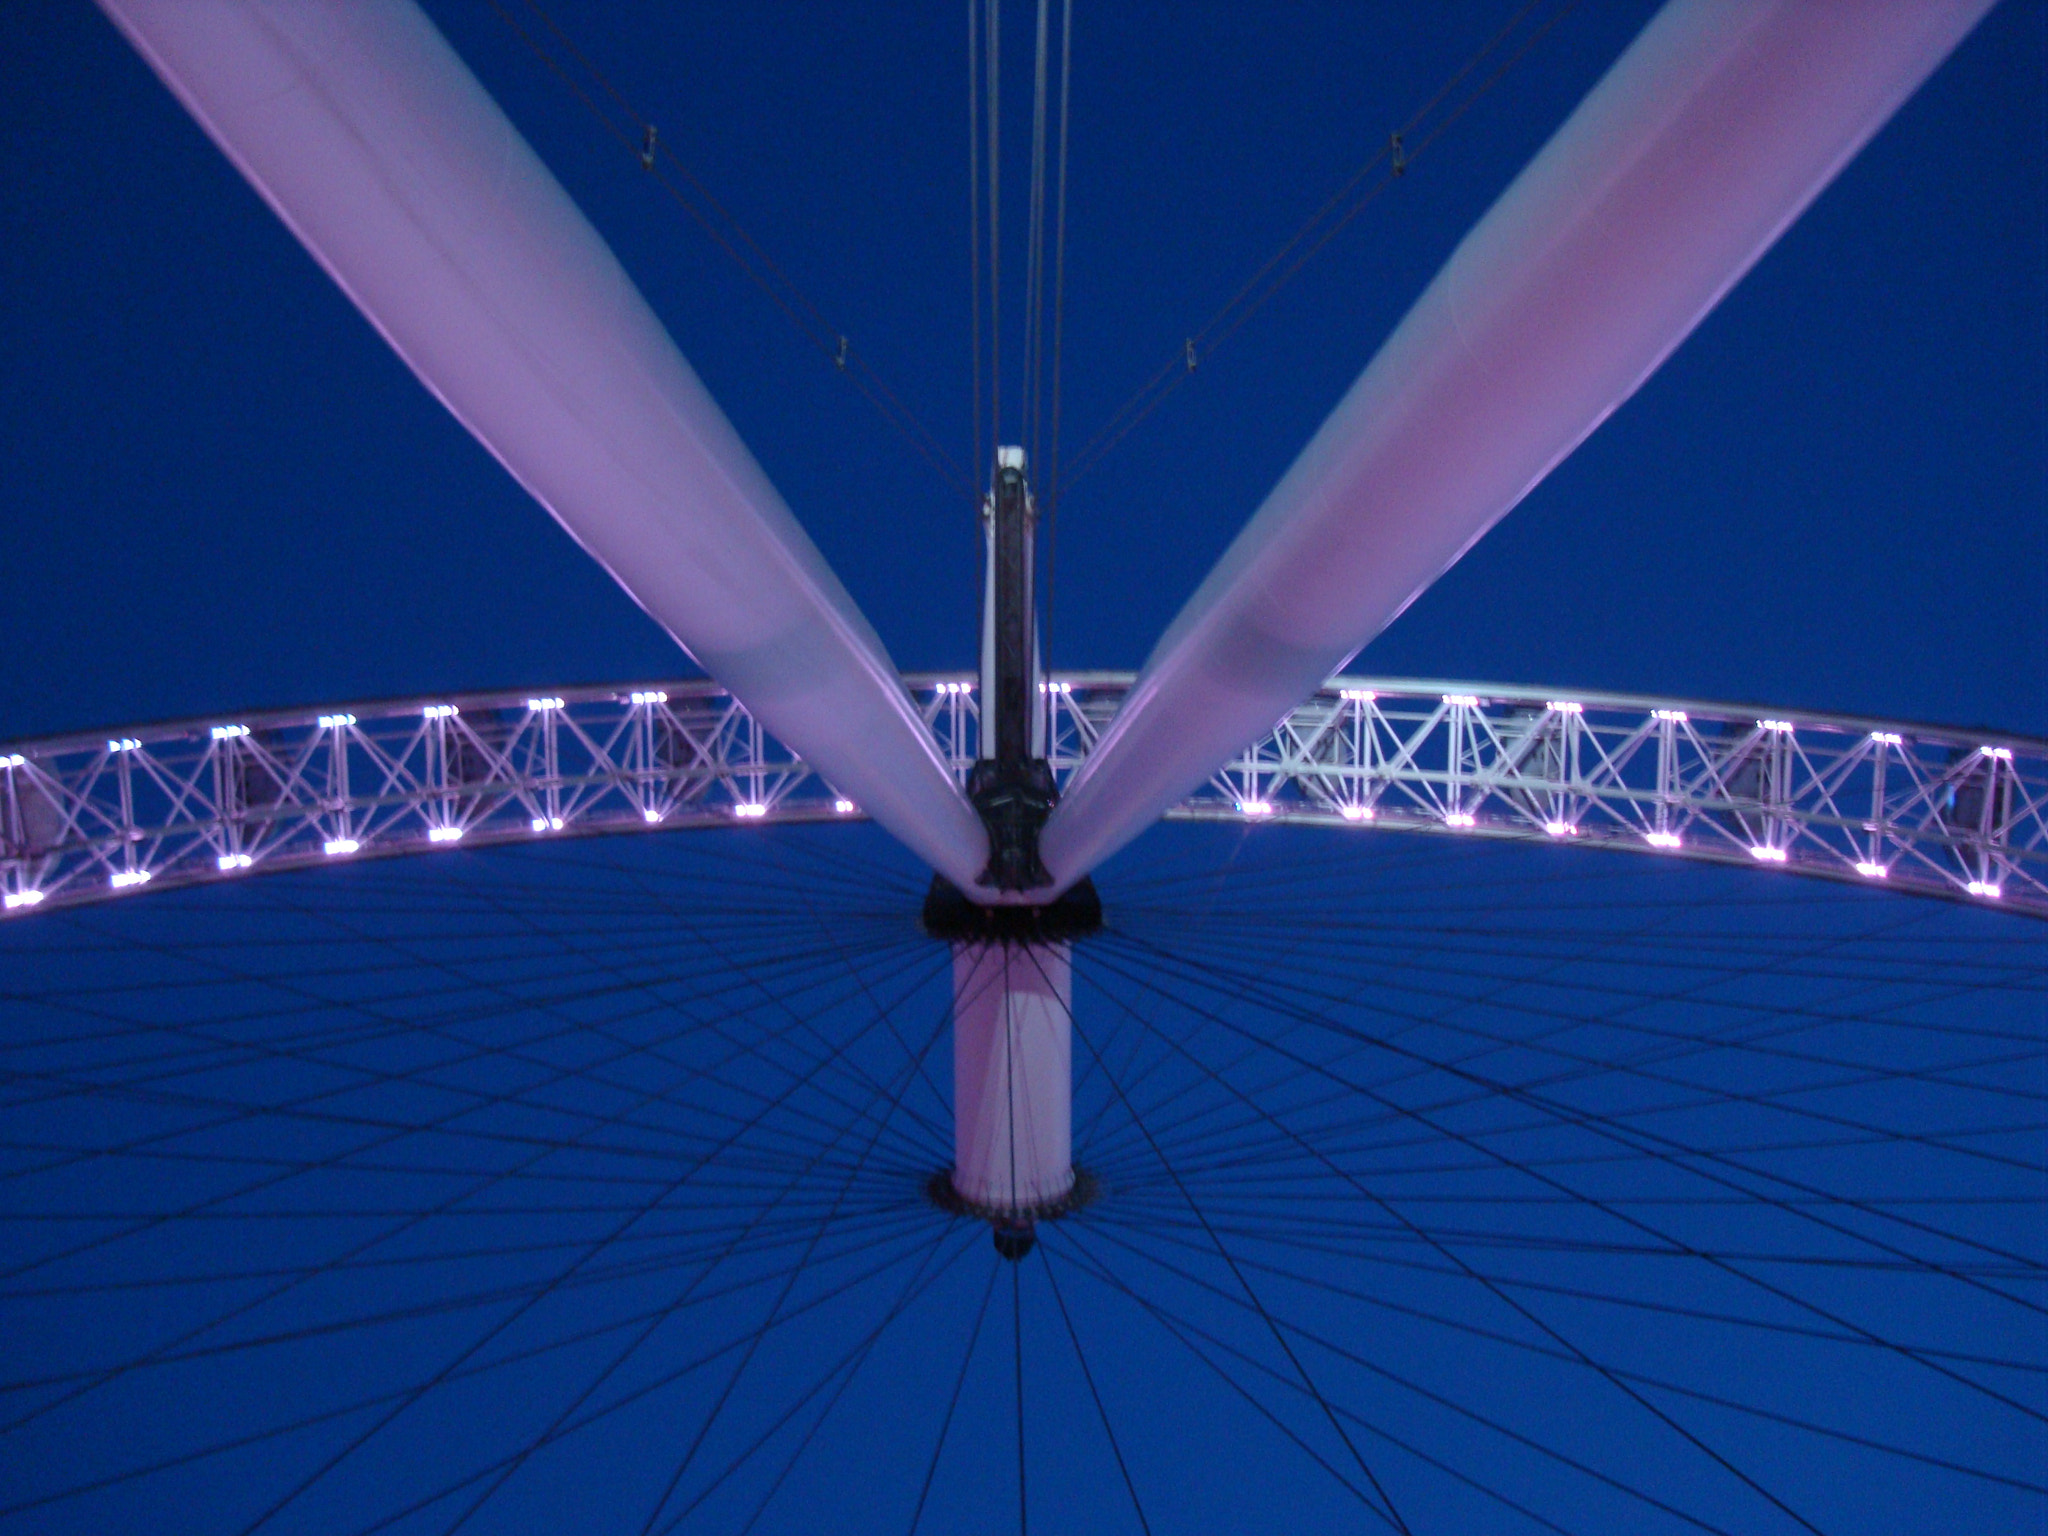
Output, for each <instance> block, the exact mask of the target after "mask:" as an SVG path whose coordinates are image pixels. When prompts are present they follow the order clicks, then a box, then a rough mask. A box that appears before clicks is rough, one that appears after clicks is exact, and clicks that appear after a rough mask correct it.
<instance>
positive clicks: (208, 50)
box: [102, 0, 987, 888]
mask: <svg viewBox="0 0 2048 1536" xmlns="http://www.w3.org/2000/svg"><path fill="white" fill-rule="evenodd" d="M102 4H103V6H104V8H105V9H106V11H107V12H108V14H109V15H110V16H111V17H112V18H113V19H114V21H115V23H116V24H117V25H118V26H119V27H120V28H121V30H122V31H123V32H124V33H125V34H126V35H127V37H128V39H129V41H130V42H132V43H133V44H134V45H135V47H136V48H137V50H138V51H140V52H141V54H142V55H143V57H144V58H145V59H147V60H148V61H149V63H150V65H151V66H152V67H153V68H154V69H155V70H156V72H157V74H158V75H159V76H161V77H162V79H163V80H164V82H165V84H167V85H168V86H169V87H170V88H171V90H172V91H173V92H174V93H175V94H176V95H177V97H178V99H179V100H180V101H182V102H183V103H184V104H185V106H186V107H187V109H189V110H190V112H191V113H192V115H193V116H194V117H195V118H196V119H198V121H199V123H200V124H201V126H202V127H204V128H205V129H206V131H207V133H208V134H210V135H211V136H212V138H213V140H214V142H215V143H216V144H218V145H219V146H220V148H221V149H222V150H223V151H224V152H225V153H226V155H227V156H228V158H229V159H230V160H232V161H233V162H234V164H235V166H236V168H237V169H239V170H240V171H241V172H242V174H243V175H244V176H246V177H247V178H248V180H249V182H250V184H251V185H253V186H254V187H255V188H256V190H257V191H258V192H259V193H260V194H261V195H262V197H263V198H264V200H265V201H266V202H268V203H269V204H270V206H271V208H272V209H273V210H274V211H275V212H276V213H277V215H278V216H279V217H280V218H281V219H283V220H284V222H285V223H286V224H287V225H288V226H289V227H290V228H291V230H292V232H293V233H294V234H295V235H297V236H298V237H299V239H300V240H301V241H302V242H303V243H304V244H305V246H306V248H307V249H308V250H309V251H310V252H311V253H312V254H313V256H314V258H315V259H316V260H317V261H318V262H319V263H320V265H321V266H322V267H324V268H325V269H326V270H327V272H328V274H329V275H330V276H331V277H332V278H333V279H334V280H335V282H337V283H338V284H339V285H340V286H341V288H342V290H343V291H344V292H346V293H347V294H348V296H349V298H350V299H351V300H353V301H354V302H355V304H356V306H357V307H358V308H359V309H361V310H362V312H363V314H364V316H365V317H366V318H367V319H368V320H369V321H370V323H371V324H372V325H374V326H375V327H376V328H377V330H378V332H379V333H380V334H381V335H382V336H383V337H384V339H385V340H386V341H388V342H389V343H390V344H391V346H392V347H393V349H394V350H396V351H397V352H398V354H399V355H400V356H401V357H402V358H404V359H405V361H406V363H407V364H408V365H409V366H410V367H411V368H412V370H413V372H414V373H416V374H417V375H418V376H419V378H420V381H421V382H422V383H423V384H425V385H426V386H427V388H428V389H429V390H431V391H432V392H433V394H434V395H435V397H436V398H438V399H439V400H440V401H441V403H442V404H444V405H445V406H447V407H448V409H449V410H450V411H452V412H453V413H454V414H455V416H456V417H457V418H458V419H459V420H460V421H461V422H462V423H463V425H464V426H466V427H467V428H469V430H470V431H471V432H473V433H474V434H475V435H476V437H477V438H478V440H479V441H481V442H482V443H483V444H484V446H485V447H486V448H488V449H489V450H490V451H491V453H492V454H493V455H495V456H496V457H497V459H498V460H499V462H500V463H502V464H503V465H504V466H505V467H506V469H508V470H509V471H510V472H511V473H512V475H513V476H514V477H515V478H516V479H517V480H518V481H519V483H520V484H521V485H523V486H525V487H526V489H527V490H528V491H530V492H532V494H533V495H534V497H535V498H536V499H537V500H538V501H539V502H540V503H541V504H542V505H543V506H544V507H546V508H547V509H548V511H549V512H551V513H552V514H553V515H554V517H555V518H556V520H557V521H559V522H560V523H561V524H562V526H563V527H564V528H565V529H567V530H568V531H569V533H570V535H571V536H572V537H574V538H575V539H576V541H577V542H578V543H579V544H581V545H582V546H583V548H584V549H585V550H587V551H588V552H589V553H590V554H591V555H592V556H593V557H594V558H595V559H596V560H597V561H598V562H599V563H600V564H601V565H603V566H604V568H605V569H606V570H607V571H609V572H610V573H611V574H612V576H613V577H614V578H615V579H616V580H617V581H618V582H619V584H620V585H621V586H623V587H624V588H625V589H626V590H627V592H628V593H630V594H631V595H632V597H633V598H634V600H635V601H636V602H638V603H639V604H640V605H641V607H643V608H645V609H646V610H647V612H648V613H649V614H650V615H652V616H653V617H654V619H655V620H656V621H657V622H658V623H660V624H661V625H662V626H663V627H664V628H665V629H667V630H668V632H669V633H670V634H671V635H673V636H674V637H675V638H676V640H677V641H678V643H680V644H681V645H682V646H683V648H684V649H685V650H687V651H688V652H689V653H690V655H691V656H693V657H694V658H695V659H696V660H697V662H698V663H699V664H700V665H701V666H702V667H703V668H704V669H705V670H706V671H707V672H709V673H710V674H711V675H712V676H714V677H716V678H717V679H718V680H719V681H720V682H721V683H723V684H724V685H725V686H726V687H728V688H730V689H731V690H732V691H733V692H734V693H736V694H737V695H739V696H740V697H741V698H744V699H745V700H746V701H747V705H748V708H749V709H750V710H752V711H753V713H754V714H755V715H756V716H757V717H758V718H759V719H760V720H761V721H762V722H763V723H764V724H765V725H766V726H767V727H768V728H769V729H770V730H772V731H773V732H774V733H775V734H776V735H777V736H778V737H780V738H781V739H782V741H784V742H785V743H787V744H788V745H789V746H790V747H791V748H793V749H794V750H795V751H797V752H799V753H801V754H802V756H803V757H804V759H805V760H806V761H807V762H809V763H811V764H812V765H813V766H815V767H816V768H817V769H818V770H819V771H820V772H821V773H823V774H824V775H826V776H827V777H828V778H829V779H831V781H832V782H833V783H834V784H835V785H836V786H837V787H838V788H839V789H840V790H841V791H842V792H844V793H845V794H848V795H851V796H853V797H854V798H856V799H857V800H858V801H859V802H860V804H861V806H862V807H863V809H865V810H866V812H867V814H868V815H870V816H872V817H873V818H874V819H875V820H877V821H879V822H880V823H881V824H882V825H883V826H885V827H887V828H888V829H889V830H890V831H891V832H892V833H894V834H895V835H896V836H897V837H898V838H900V839H901V840H902V841H903V842H905V843H906V844H908V845H909V846H910V847H911V848H912V849H914V850H915V851H916V852H917V853H918V854H919V855H920V856H921V857H922V858H924V859H925V860H926V861H927V862H928V863H930V864H931V865H932V867H934V868H935V869H938V870H940V871H942V872H943V873H945V874H946V876H947V877H948V878H949V879H951V880H953V881H954V882H955V883H956V884H958V885H961V886H962V887H963V888H965V887H967V886H969V885H971V883H972V882H973V880H974V878H975V876H976V875H978V874H979V873H980V872H981V869H982V867H983V865H984V864H985V863H986V861H987V838H986V836H985V835H984V833H983V831H982V828H981V823H980V821H979V819H978V818H977V817H976V816H975V814H974V811H973V809H972V808H971V807H970V806H969V805H968V804H967V801H966V799H965V797H964V796H963V795H962V794H961V792H960V790H959V788H958V786H957V785H956V784H955V783H954V782H953V781H952V779H951V777H950V776H949V775H948V774H947V772H946V771H945V766H944V764H943V763H942V762H941V761H940V758H939V755H938V752H937V749H936V748H935V747H934V746H933V744H932V740H931V736H930V733H929V732H928V731H927V730H926V729H925V727H924V723H923V722H922V721H921V720H920V719H919V717H918V714H917V711H916V709H915V707H914V706H913V704H912V703H911V700H910V698H909V696H908V695H907V694H906V693H905V692H904V690H903V687H902V685H901V683H900V682H899V681H898V679H897V676H896V672H895V669H894V667H893V666H892V665H891V663H890V661H889V658H888V656H887V655H886V653H885V652H884V651H883V648H882V644H881V641H880V640H879V639H878V638H877V637H876V636H875V633H874V631H873V630H872V629H871V628H870V627H869V626H868V623H867V621H866V620H865V619H864V618H863V617H862V616H861V614H860V612H859V610H858V609H857V608H856V607H855V606H854V602H853V599H852V598H851V597H849V596H848V595H847V593H846V591H845V589H844V588H843V587H842V586H841V585H840V584H839V581H838V579H837V578H836V577H835V576H834V575H833V574H832V572H831V570H830V569H829V568H827V566H826V564H825V561H824V559H823V557H822V556H821V555H820V554H819V553H818V551H817V548H816V547H815V546H814V545H813V544H812V543H811V541H810V539H809V538H808V537H806V535H805V534H804V531H803V529H802V528H801V527H800V526H798V524H797V521H796V519H795V517H794V516H793V515H792V514H791V513H790V511H789V508H788V507H787V506H786V505H784V503H783V501H782V498H781V497H780V496H779V495H778V494H777V493H776V491H775V488H774V487H773V486H772V485H770V484H769V482H768V478H767V476H766V475H764V474H763V473H762V471H761V468H760V466H759V465H758V464H757V463H756V462H755V461H754V458H753V456H752V455H751V454H750V453H749V452H748V451H747V449H746V446H745V444H743V443H742V442H741V441H740V439H739V437H738V435H737V434H736V433H735V432H734V431H733V429H732V426H731V424H730V423H728V422H727V420H726V419H725V416H724V414H723V413H722V412H721V411H720V410H719V408H718V406H717V404H716V403H715V402H714V401H713V400H712V399H711V397H710V395H709V394H708V393H707V392H706V391H705V389H704V386H703V384H702V383H701V382H699V380H698V378H697V376H696V374H695V373H694V372H693V371H692V370H691V368H690V365H689V364H688V363H687V362H686V361H685V360H684V358H683V356H682V354H681V353H680V352H678V351H677V350H676V347H675V345H674V343H673V342H672V341H671V340H670V339H669V337H668V335H667V333H666V332H665V331H664V330H663V329H662V326H661V323H660V322H659V321H658V320H657V319H656V318H655V316H654V312H653V311H652V310H651V309H649V308H648V306H647V303H646V301H645V300H644V299H643V298H641V296H640V294H639V293H638V291H637V290H636V289H635V288H634V286H633V284H632V281H631V279H629V278H628V277H627V276H626V273H625V271H624V270H623V269H622V268H621V267H620V266H619V263H618V261H617V259H616V258H615V257H614V256H613V255H612V253H611V251H610V249H609V248H608V247H607V246H606V245H605V243H604V240H603V239H602V238H601V237H600V236H599V235H598V233H597V231H596V230H594V229H593V228H592V227H591V226H590V224H589V222H588V221H587V220H585V219H584V217H583V215H582V214H581V213H580V212H578V210H577V209H576V207H575V205H574V204H573V203H572V202H571V201H570V200H569V196H568V194H567V193H566V192H564V191H563V190H562V187H561V186H560V184H559V183H557V182H556V180H555V179H554V177H553V176H552V175H550V174H549V172H548V170H547V168H546V167H545V166H544V165H542V164H541V162H540V160H539V158H538V157H537V156H536V155H535V154H534V153H533V151H532V150H531V149H530V148H529V147H528V146H527V144H526V142H525V140H524V139H522V138H521V137H520V135H519V133H518V130H517V129H515V128H514V127H513V126H512V124H511V122H510V121H509V120H508V119H507V118H506V117H505V115H504V114H503V113H502V112H501V111H499V109H498V107H497V105H496V103H494V102H493V101H492V100H491V98H490V97H489V95H488V94H486V93H485V91H484V89H483V87H482V86H481V85H480V84H478V82H477V80H476V78H475V77H474V76H473V75H471V74H470V72H469V70H468V69H467V68H466V67H465V66H464V65H463V63H462V61H461V60H460V59H459V58H458V57H456V55H455V52H454V50H453V49H451V48H450V47H449V46H448V44H447V42H446V41H445V40H444V39H443V38H442V36H441V34H440V33H439V32H438V31H437V30H435V28H434V25H433V23H432V22H430V21H429V20H428V19H427V18H426V17H425V16H424V15H423V14H422V13H421V12H420V11H419V9H418V8H417V7H416V6H415V5H413V4H412V3H411V0H294V3H288V4H265V3H263V0H102Z"/></svg>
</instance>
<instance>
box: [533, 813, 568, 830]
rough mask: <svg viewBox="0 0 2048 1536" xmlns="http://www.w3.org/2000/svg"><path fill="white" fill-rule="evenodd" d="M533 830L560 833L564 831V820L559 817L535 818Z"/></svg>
mask: <svg viewBox="0 0 2048 1536" xmlns="http://www.w3.org/2000/svg"><path fill="white" fill-rule="evenodd" d="M533 830H534V831H536V832H559V831H561V830H562V818H561V817H559V816H536V817H534V818H533Z"/></svg>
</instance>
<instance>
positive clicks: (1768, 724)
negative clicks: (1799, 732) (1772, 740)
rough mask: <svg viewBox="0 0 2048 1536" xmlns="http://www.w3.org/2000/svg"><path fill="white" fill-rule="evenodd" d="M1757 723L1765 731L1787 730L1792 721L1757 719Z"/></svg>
mask: <svg viewBox="0 0 2048 1536" xmlns="http://www.w3.org/2000/svg"><path fill="white" fill-rule="evenodd" d="M1757 724H1758V725H1760V726H1762V727H1763V728H1764V729H1765V730H1767V731H1789V730H1791V729H1792V722H1791V721H1790V720H1759V721H1757Z"/></svg>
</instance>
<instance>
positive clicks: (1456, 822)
mask: <svg viewBox="0 0 2048 1536" xmlns="http://www.w3.org/2000/svg"><path fill="white" fill-rule="evenodd" d="M1478 824H1479V818H1478V817H1477V816H1474V815H1473V814H1472V813H1471V812H1470V811H1452V812H1451V813H1450V814H1449V815H1448V816H1446V817H1444V825H1445V826H1447V827H1471V826H1477V825H1478Z"/></svg>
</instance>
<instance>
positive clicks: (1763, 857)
mask: <svg viewBox="0 0 2048 1536" xmlns="http://www.w3.org/2000/svg"><path fill="white" fill-rule="evenodd" d="M1749 856H1750V857H1751V858H1752V859H1757V860H1760V861H1761V862H1763V863H1765V864H1782V863H1784V862H1785V858H1786V854H1785V850H1784V849H1782V848H1773V847H1772V846H1771V845H1770V844H1769V843H1757V844H1755V845H1754V846H1753V847H1752V848H1751V849H1750V850H1749Z"/></svg>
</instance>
